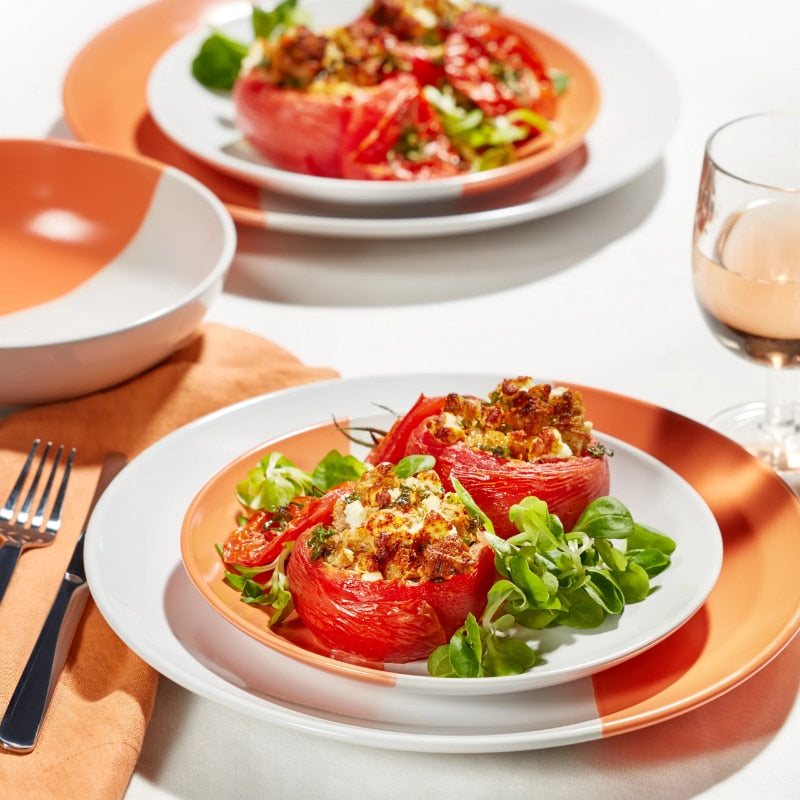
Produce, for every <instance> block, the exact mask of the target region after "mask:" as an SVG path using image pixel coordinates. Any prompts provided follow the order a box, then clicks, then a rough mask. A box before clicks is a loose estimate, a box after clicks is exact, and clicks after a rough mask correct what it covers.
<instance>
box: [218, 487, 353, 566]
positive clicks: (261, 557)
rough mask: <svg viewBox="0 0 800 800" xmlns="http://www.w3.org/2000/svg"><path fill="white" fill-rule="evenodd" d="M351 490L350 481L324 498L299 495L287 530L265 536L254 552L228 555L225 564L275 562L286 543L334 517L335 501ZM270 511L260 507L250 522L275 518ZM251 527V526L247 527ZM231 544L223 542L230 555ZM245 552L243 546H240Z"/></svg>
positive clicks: (294, 502) (235, 532)
mask: <svg viewBox="0 0 800 800" xmlns="http://www.w3.org/2000/svg"><path fill="white" fill-rule="evenodd" d="M347 491H349V484H347V485H343V486H342V487H338V486H337V487H336V488H335V489H332V490H331V491H329V492H326V493H325V494H324V495H323V496H322V497H306V496H305V495H304V496H301V497H296V498H295V499H294V500H293V501H292V504H291V505H290V506H289V511H290V513H291V514H292V519H291V520H290V522H289V523H288V525H287V526H286V527H285V528H284V529H283V531H279V532H277V531H276V532H272V533H270V534H268V535H267V536H265V541H264V542H263V544H262V545H261V546H260V547H255V546H253V547H252V555H251V556H249V557H248V556H246V555H245V556H244V557H238V558H236V560H233V559H229V558H227V557H226V558H225V563H226V564H229V565H230V566H240V567H260V566H264V565H265V564H269V563H271V562H272V561H274V560H275V559H276V558H277V557H278V556H279V555H280V552H281V550H282V549H283V546H284V544H287V543H288V542H293V541H295V540H296V539H297V537H298V536H299V535H300V534H301V533H302V532H303V531H305V530H308V529H309V528H312V527H316V525H317V524H318V523H319V522H320V521H322V520H326V519H330V516H331V513H332V510H333V504H334V503H335V502H336V500H337V498H339V497H340V496H341V495H342V494H346V492H347ZM272 516H273V515H272V513H271V512H269V511H264V510H259V511H255V512H254V513H253V514H251V515H250V517H249V518H248V523H251V521H252V524H255V525H256V526H259V525H260V524H262V523H264V522H266V521H268V520H269V519H270V518H271V517H272ZM245 527H247V526H245ZM238 531H239V529H237V530H236V531H234V532H233V533H232V534H231V540H233V539H234V538H235V537H236V536H237V533H238ZM226 550H227V547H226V546H225V545H223V556H225V554H226ZM239 551H240V552H241V548H239Z"/></svg>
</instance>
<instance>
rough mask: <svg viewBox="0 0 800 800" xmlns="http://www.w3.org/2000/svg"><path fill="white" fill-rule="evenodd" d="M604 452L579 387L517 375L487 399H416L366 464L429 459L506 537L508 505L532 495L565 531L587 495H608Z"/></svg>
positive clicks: (510, 532) (449, 486) (509, 530)
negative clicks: (420, 457)
mask: <svg viewBox="0 0 800 800" xmlns="http://www.w3.org/2000/svg"><path fill="white" fill-rule="evenodd" d="M608 452H609V451H608V450H607V449H606V448H605V447H604V446H603V445H602V444H601V443H600V442H598V441H597V440H596V439H595V438H594V437H593V435H592V427H591V423H589V422H588V421H587V420H586V419H585V416H584V406H583V402H582V399H581V396H580V393H579V392H577V391H572V390H570V389H566V388H563V387H558V388H554V387H552V386H550V385H549V384H534V383H533V381H532V380H531V379H530V378H516V379H507V380H505V381H503V382H502V383H501V384H500V385H499V386H498V387H497V388H496V389H495V391H494V392H493V393H492V394H491V396H490V397H489V399H488V401H487V400H481V399H479V398H476V397H470V396H464V395H458V394H450V395H447V396H446V397H425V396H421V397H420V398H419V400H418V401H417V402H416V404H415V405H414V406H413V408H411V410H410V411H409V412H408V413H407V414H406V415H405V416H404V417H402V418H400V419H399V420H398V421H397V422H396V423H395V424H394V425H393V426H392V428H391V429H390V430H389V432H388V433H387V434H386V435H385V436H384V437H383V438H382V439H381V440H380V441H379V443H378V444H377V445H376V447H375V448H374V449H373V450H372V451H371V452H370V454H369V455H368V457H367V461H368V462H369V463H379V462H382V461H397V460H400V459H401V458H403V457H405V456H407V455H412V454H419V455H431V456H433V457H434V458H435V459H436V466H435V467H434V468H435V470H436V472H437V473H438V474H439V476H440V478H441V480H442V484H443V485H444V487H445V488H446V489H452V487H453V478H457V479H458V481H459V482H460V483H461V484H462V485H463V487H464V488H465V489H466V490H467V492H469V494H470V495H471V496H472V499H473V500H474V501H475V503H476V504H477V505H478V507H479V508H480V509H481V510H482V511H483V512H484V513H485V514H486V515H487V516H488V517H489V519H490V520H491V521H492V524H493V525H494V528H495V533H496V534H497V535H498V536H501V537H503V538H508V537H509V536H512V535H514V534H515V533H517V532H518V531H517V529H516V527H515V526H514V525H513V524H512V523H511V522H510V521H509V518H508V512H509V509H510V508H511V506H512V505H514V504H515V503H518V502H520V501H521V500H522V499H523V498H525V497H528V496H531V495H532V496H535V497H538V498H539V499H540V500H543V501H544V502H546V503H547V505H548V508H549V510H550V513H552V514H554V515H556V516H557V517H559V519H560V520H561V522H562V523H563V525H564V527H565V528H567V529H570V528H571V527H572V526H573V525H574V523H575V522H576V521H577V519H578V517H579V516H580V514H581V513H582V512H583V510H584V509H585V508H586V506H587V505H588V504H589V503H590V502H591V501H592V500H595V499H597V498H598V497H602V496H604V495H606V494H608V491H609V486H610V476H609V467H608Z"/></svg>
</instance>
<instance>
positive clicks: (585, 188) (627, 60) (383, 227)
mask: <svg viewBox="0 0 800 800" xmlns="http://www.w3.org/2000/svg"><path fill="white" fill-rule="evenodd" d="M336 7H338V5H337V0H334V2H331V3H330V8H331V12H330V13H333V10H334V9H335V8H336ZM247 8H248V6H247V5H246V4H243V3H241V2H234V3H225V2H219V0H196V2H194V3H187V2H185V0H157V1H156V2H154V3H151V4H149V5H146V6H143V7H142V8H141V9H138V10H136V11H134V12H133V13H131V14H129V15H127V16H125V17H123V18H121V19H120V20H118V21H117V22H115V23H113V24H112V25H110V26H109V27H108V28H106V29H105V30H103V31H101V32H100V33H99V34H98V35H97V36H96V37H95V38H94V39H92V40H91V41H90V42H88V43H87V45H86V46H85V47H84V48H83V49H82V50H81V52H80V53H79V54H78V55H77V56H76V58H75V60H74V61H73V63H72V65H71V66H70V69H69V71H68V73H67V76H66V79H65V82H64V91H63V100H64V110H65V115H66V119H67V122H68V124H69V126H70V128H71V129H72V130H73V132H74V133H75V135H76V136H77V137H78V138H80V139H82V140H84V141H89V142H92V143H95V144H99V145H103V146H105V147H109V148H111V149H116V150H120V151H122V152H133V153H138V154H145V155H148V156H151V157H152V158H156V159H159V160H161V161H164V162H165V163H169V164H172V165H173V166H177V167H179V168H180V169H182V170H184V171H185V172H188V173H189V174H191V175H194V176H195V177H197V178H199V179H200V180H201V181H203V182H204V183H205V184H206V185H207V186H208V187H209V188H210V189H212V191H214V192H216V193H217V195H218V196H219V198H220V199H221V200H222V201H223V202H224V203H225V204H226V205H227V206H228V210H229V211H230V212H231V215H232V216H233V217H234V219H235V220H236V221H237V222H239V223H242V224H244V225H252V226H256V227H262V228H267V229H270V230H280V231H286V232H292V233H304V234H315V235H321V236H332V237H349V238H365V239H389V238H396V237H432V236H445V235H450V234H457V233H461V232H463V231H471V232H476V231H481V230H489V229H496V228H501V227H505V226H507V225H511V224H515V223H519V222H524V221H528V220H532V219H537V218H541V217H544V216H548V215H550V214H554V213H557V212H559V211H564V210H566V209H569V208H573V207H575V206H577V205H580V204H582V203H586V202H588V201H590V200H593V199H595V198H597V197H600V196H602V195H604V194H607V193H608V192H611V191H613V190H614V189H617V188H619V187H620V186H623V185H625V184H626V183H628V182H629V181H631V180H633V179H634V178H636V177H638V176H639V175H641V174H642V173H643V172H645V170H647V169H648V168H649V167H651V166H652V165H653V164H654V163H655V162H656V161H657V160H658V158H659V157H660V155H661V153H662V151H663V148H664V146H665V145H666V143H667V142H668V141H669V138H670V136H671V135H672V131H673V130H674V129H675V125H676V123H677V119H678V111H679V99H678V89H677V82H676V80H675V77H674V75H673V74H672V72H671V70H670V68H669V66H668V65H667V64H666V62H665V61H664V59H663V58H662V57H661V55H660V54H659V53H658V52H657V51H655V50H654V49H653V48H652V47H651V46H650V45H649V44H648V43H647V42H646V41H644V40H642V39H641V38H640V37H639V36H637V35H636V34H634V33H633V32H631V31H630V30H628V29H627V28H626V27H624V26H623V25H620V24H619V23H618V22H616V21H615V20H613V19H611V18H609V17H607V16H605V15H603V14H598V13H597V12H595V11H593V10H592V9H588V8H585V7H584V6H581V5H580V4H578V3H574V2H572V1H571V0H508V1H507V2H505V3H503V10H504V12H505V13H507V14H508V15H509V16H517V17H519V18H524V19H530V20H535V22H532V23H531V24H533V25H534V26H535V27H537V28H540V29H541V30H544V31H546V32H547V33H548V34H550V35H551V36H553V37H554V38H557V39H558V40H559V41H562V42H564V43H565V44H566V45H567V46H569V47H570V48H571V49H572V50H574V51H575V52H576V53H580V55H581V56H582V57H583V58H584V60H585V61H586V62H587V64H588V65H589V67H590V68H591V70H592V72H593V73H594V74H595V76H596V78H597V81H598V83H599V85H600V89H601V93H602V98H601V108H600V113H599V114H598V116H597V119H596V120H595V122H594V123H593V125H592V127H591V129H590V130H589V132H588V134H587V136H586V140H585V145H584V146H582V147H580V148H579V149H578V150H577V151H575V152H574V153H573V154H572V155H571V156H568V157H567V158H566V159H565V160H564V161H563V162H560V163H558V164H556V165H554V166H553V167H551V168H548V169H547V170H545V172H544V173H542V174H541V175H538V176H534V177H532V178H530V179H528V180H526V181H523V182H521V183H519V184H515V185H514V186H513V187H510V188H508V189H506V190H503V191H499V192H491V193H488V194H486V195H479V196H476V197H468V198H461V199H459V200H457V201H452V202H444V203H430V204H424V205H413V204H412V205H411V206H407V205H400V206H394V207H387V206H385V205H381V206H376V205H366V204H364V205H355V204H348V205H342V204H336V203H326V202H319V201H310V200H306V199H303V198H296V197H291V196H289V195H285V194H281V193H279V192H270V191H268V190H265V189H260V188H258V187H255V186H253V185H250V184H247V183H245V182H244V181H239V180H236V179H234V178H232V177H231V176H229V175H226V174H224V173H222V172H219V171H218V170H215V169H213V168H211V167H209V166H208V165H207V164H206V163H205V162H203V161H201V160H199V159H197V158H195V157H194V156H192V155H191V154H189V153H187V152H186V151H184V150H183V149H181V148H180V147H178V146H177V145H175V144H174V143H173V142H172V141H171V140H170V139H169V138H168V137H167V136H165V135H164V134H163V133H162V132H161V130H160V129H159V128H158V127H157V126H156V124H155V122H154V121H153V119H152V117H151V116H150V114H149V109H148V107H147V99H146V85H147V81H148V79H149V76H150V73H151V71H152V69H153V67H154V66H155V64H156V62H157V61H158V59H159V58H160V57H161V56H162V54H163V53H164V52H165V51H166V50H167V49H168V48H169V47H170V46H172V45H173V44H174V43H175V42H176V41H177V40H179V39H180V38H182V37H183V36H186V35H188V34H190V33H191V32H193V31H195V30H197V28H198V27H200V26H203V25H209V24H224V23H226V22H229V21H230V20H231V19H236V18H238V17H241V16H242V14H243V13H246V10H247ZM120 52H124V53H125V70H124V71H120V70H119V68H118V60H119V53H120Z"/></svg>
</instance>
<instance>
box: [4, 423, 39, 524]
mask: <svg viewBox="0 0 800 800" xmlns="http://www.w3.org/2000/svg"><path fill="white" fill-rule="evenodd" d="M40 441H41V440H40V439H34V440H33V446H32V447H31V449H30V452H29V453H28V457H27V459H25V463H24V464H23V466H22V470H21V471H20V473H19V477H18V478H17V482H16V483H15V484H14V486H13V488H12V489H11V494H10V495H9V496H8V500H6V504H5V505H4V506H3V508H2V510H0V518H1V519H6V520H9V519H11V517H12V516H13V513H14V506H16V505H17V500H18V499H19V496H20V493H21V492H22V487H23V486H24V485H25V479H26V478H27V477H28V472H30V469H31V463H33V457H34V456H35V455H36V450H37V449H38V447H39V442H40Z"/></svg>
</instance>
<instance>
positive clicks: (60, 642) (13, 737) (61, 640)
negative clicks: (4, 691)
mask: <svg viewBox="0 0 800 800" xmlns="http://www.w3.org/2000/svg"><path fill="white" fill-rule="evenodd" d="M125 463H126V460H125V456H123V455H122V453H109V454H107V455H106V457H105V458H104V460H103V466H102V468H101V470H100V477H99V478H98V481H97V486H96V487H95V490H94V495H93V496H92V500H91V503H90V504H89V511H88V513H87V514H86V521H85V522H84V524H83V528H82V529H81V534H80V536H79V537H78V542H77V544H76V545H75V549H74V551H73V553H72V557H71V558H70V561H69V564H68V566H67V569H66V572H65V573H64V577H63V578H62V579H61V584H60V585H59V588H58V593H57V594H56V598H55V600H54V601H53V605H52V607H51V608H50V612H49V614H48V616H47V619H46V620H45V622H44V625H43V626H42V630H41V633H40V634H39V638H38V639H37V640H36V644H35V645H34V646H33V650H32V651H31V655H30V657H29V659H28V663H27V664H26V665H25V668H24V669H23V671H22V675H21V676H20V679H19V683H17V686H16V688H15V690H14V694H12V695H11V700H10V701H9V704H8V708H7V709H6V712H5V715H4V716H3V720H2V722H0V746H2V747H4V748H6V749H7V750H12V751H14V752H17V753H29V752H30V751H31V750H33V748H34V747H35V745H36V741H37V739H38V738H39V730H40V729H41V726H42V721H43V720H44V717H45V714H46V713H47V708H48V706H49V705H50V698H51V697H52V695H53V690H54V689H55V686H56V683H57V681H58V677H59V675H60V674H61V670H62V669H63V667H64V662H65V661H66V659H67V654H68V653H69V648H70V645H71V644H72V637H73V636H74V634H75V629H76V628H77V627H78V622H80V619H81V616H82V614H83V609H84V607H85V606H86V601H87V599H88V598H89V585H88V583H87V582H86V572H85V570H84V566H83V542H84V537H85V535H86V528H87V526H88V524H89V519H90V518H91V516H92V512H93V511H94V507H95V505H96V504H97V501H98V500H99V499H100V496H101V495H102V494H103V492H104V491H105V489H106V487H107V486H108V484H109V483H111V481H112V479H113V478H114V477H116V475H117V473H118V472H119V471H120V470H121V469H122V468H123V467H124V466H125Z"/></svg>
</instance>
